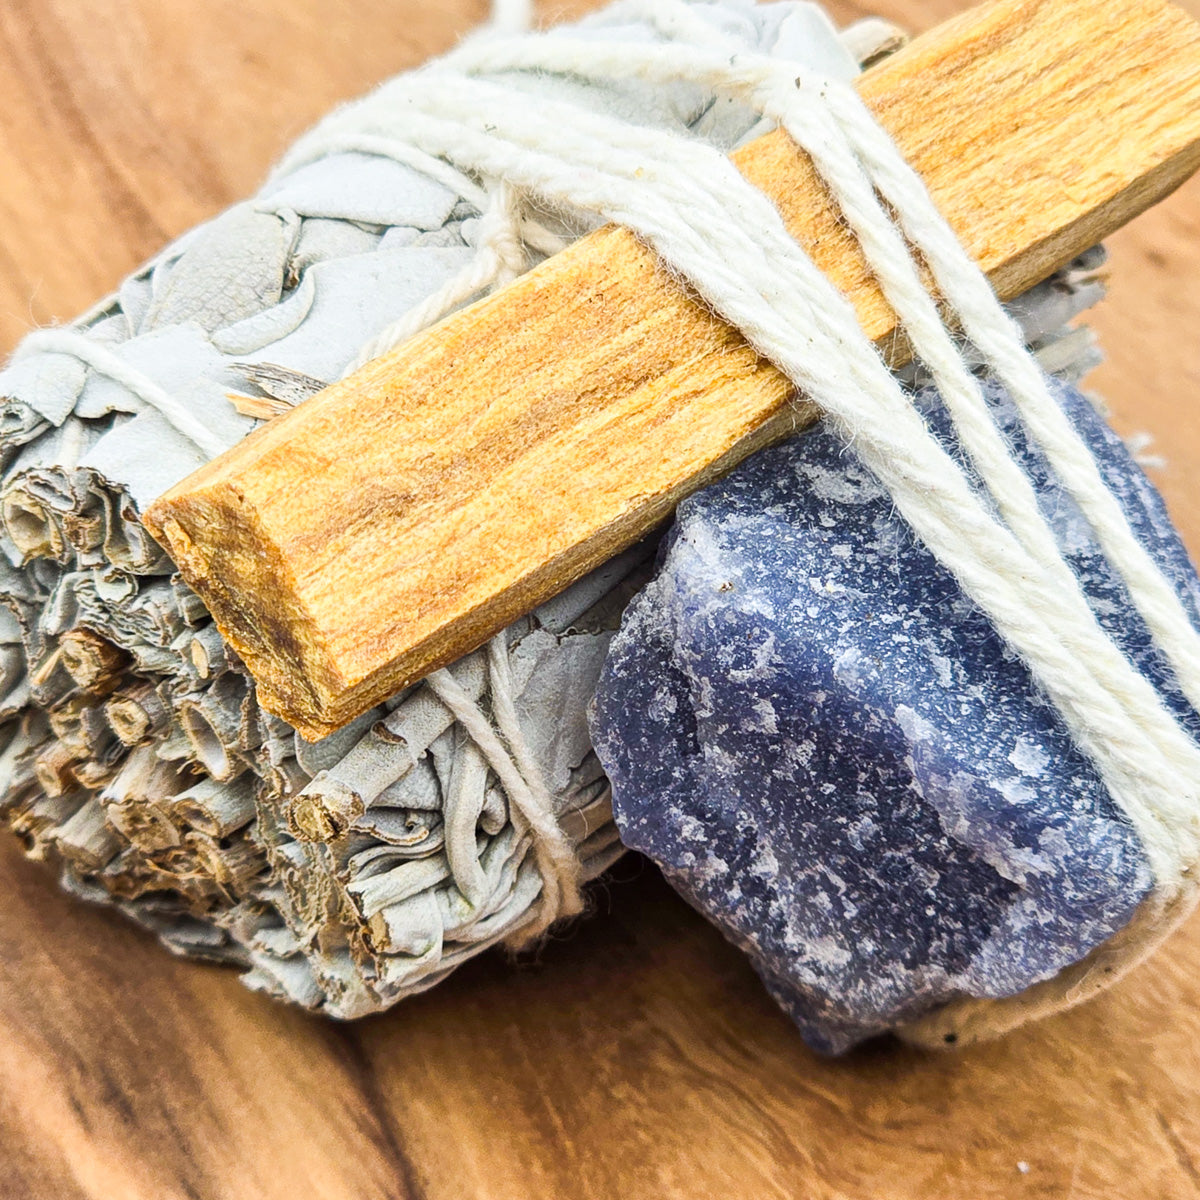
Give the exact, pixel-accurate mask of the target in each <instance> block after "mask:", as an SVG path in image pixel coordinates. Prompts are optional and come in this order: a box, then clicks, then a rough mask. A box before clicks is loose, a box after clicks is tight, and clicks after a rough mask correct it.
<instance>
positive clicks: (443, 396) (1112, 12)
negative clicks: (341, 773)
mask: <svg viewBox="0 0 1200 1200" xmlns="http://www.w3.org/2000/svg"><path fill="white" fill-rule="evenodd" d="M857 86H858V89H859V92H860V94H861V95H862V97H863V98H864V100H865V101H866V102H867V103H868V105H869V106H870V107H871V108H872V109H873V111H874V112H875V113H876V115H877V116H878V118H879V120H880V121H881V122H882V124H883V125H884V127H885V128H886V129H887V130H888V131H889V132H890V133H891V134H892V136H893V137H894V138H895V140H896V142H897V144H898V145H899V147H900V148H901V150H902V151H903V152H904V153H905V155H906V157H907V158H908V159H909V161H910V162H912V164H913V165H914V166H915V167H916V168H917V170H918V171H919V172H920V173H921V175H922V176H923V177H924V179H925V181H926V183H927V184H928V186H929V188H930V190H931V192H932V194H933V196H934V198H935V200H936V201H937V203H938V204H939V206H940V208H941V209H942V211H943V212H944V214H945V215H946V217H947V218H948V220H949V221H950V223H951V225H952V226H953V227H954V229H955V230H956V232H957V233H958V235H959V237H960V238H961V240H962V241H963V243H964V245H965V246H966V247H967V249H968V250H969V251H970V252H971V253H972V255H973V256H974V257H975V259H976V261H977V262H979V264H980V265H981V266H982V267H983V269H984V270H985V271H986V272H987V273H988V275H989V277H990V278H991V280H992V282H993V285H994V286H995V287H996V290H997V291H998V292H999V293H1000V295H1001V296H1003V297H1008V296H1013V295H1015V294H1017V293H1019V292H1020V291H1022V290H1024V289H1025V288H1027V287H1029V286H1030V285H1031V284H1033V283H1035V282H1037V281H1038V280H1040V279H1042V278H1044V277H1045V276H1047V275H1048V274H1050V273H1051V272H1052V271H1053V270H1055V269H1056V268H1057V267H1059V266H1061V265H1062V264H1063V263H1064V262H1066V261H1069V260H1070V259H1071V258H1072V257H1074V256H1075V255H1076V254H1078V253H1080V252H1081V251H1082V250H1084V249H1086V248H1087V247H1088V246H1090V245H1091V244H1093V243H1094V242H1096V241H1098V240H1099V239H1100V238H1102V237H1104V236H1105V235H1107V234H1108V233H1110V232H1111V231H1112V230H1114V229H1115V228H1117V227H1118V226H1120V225H1121V224H1123V223H1124V222H1125V221H1127V220H1129V219H1130V218H1131V217H1133V216H1135V215H1136V214H1137V213H1139V212H1141V211H1142V210H1143V209H1145V208H1146V207H1147V206H1149V205H1150V204H1152V203H1153V202H1155V201H1156V200H1157V199H1159V198H1161V197H1162V196H1163V195H1165V194H1166V193H1167V192H1169V191H1170V190H1171V189H1172V188H1174V187H1175V186H1176V185H1178V184H1179V183H1180V182H1181V181H1182V180H1183V179H1184V178H1185V177H1186V176H1187V175H1188V174H1190V173H1191V172H1192V171H1193V170H1194V169H1195V168H1196V166H1197V165H1198V164H1200V26H1197V25H1196V24H1195V23H1194V22H1193V21H1192V20H1190V18H1188V17H1186V16H1185V15H1184V14H1183V13H1181V12H1179V11H1178V10H1176V9H1174V8H1172V7H1171V6H1169V5H1167V4H1164V3H1160V2H1159V0H1104V2H1101V3H1090V2H1085V0H1042V2H1026V3H1019V2H1014V0H1003V2H1000V3H996V4H992V5H989V6H986V7H983V8H980V9H977V10H974V11H972V12H970V13H967V14H965V15H964V16H962V17H959V18H958V19H956V20H954V21H952V22H949V23H947V24H946V25H943V26H941V27H939V28H938V29H936V30H934V31H932V32H931V33H929V34H927V35H925V36H924V37H923V38H920V39H918V40H917V41H915V42H914V43H912V44H911V45H910V46H908V47H907V48H905V49H904V50H902V51H901V52H899V53H898V54H896V55H895V56H894V57H892V58H890V59H888V60H886V61H885V62H884V63H883V64H881V65H880V66H879V67H876V68H874V69H873V70H871V71H870V72H868V73H867V74H865V75H864V76H862V78H861V80H860V81H859V83H858V85H857ZM734 157H735V162H736V163H737V166H738V167H739V169H740V170H741V171H742V173H743V174H744V175H745V176H746V177H747V178H748V179H749V180H750V181H751V182H752V183H754V184H755V185H756V186H757V187H759V188H760V189H761V190H762V191H764V192H765V193H766V194H767V195H768V196H770V197H771V198H772V199H773V200H774V201H775V202H776V204H777V205H778V207H779V208H780V210H781V212H782V214H783V217H784V219H785V221H786V223H787V226H788V228H789V230H790V232H791V233H792V234H793V236H795V237H796V238H797V240H798V241H799V242H800V243H801V244H802V245H803V246H804V247H805V248H806V249H807V250H808V252H809V253H810V254H811V255H812V256H813V258H814V259H815V260H816V261H817V263H818V264H819V265H820V266H821V267H822V269H823V270H824V271H825V272H826V273H827V274H828V275H829V276H830V278H831V279H833V281H834V282H835V283H836V284H837V285H838V286H839V288H841V290H843V291H844V292H845V293H846V294H847V295H848V296H849V297H850V298H851V299H852V301H853V302H854V304H855V307H856V310H857V312H858V315H859V319H860V321H861V323H862V325H863V327H864V329H865V330H866V331H867V332H868V333H869V335H870V336H871V337H872V339H874V340H875V342H876V343H877V344H878V345H880V346H881V347H882V348H883V350H884V352H885V353H886V354H889V355H890V356H891V357H892V358H893V359H896V360H898V359H899V358H901V357H902V356H903V349H902V340H901V339H899V338H897V337H896V336H895V334H896V329H895V321H894V318H893V315H892V313H891V311H890V309H889V307H888V305H887V304H886V302H885V301H884V299H883V297H882V296H881V295H880V293H879V291H878V289H877V287H876V286H875V284H874V282H873V280H872V279H871V277H870V275H869V272H868V270H867V268H866V266H865V263H864V262H863V259H862V257H861V254H860V253H859V251H858V249H857V247H856V245H855V244H854V242H853V240H852V238H851V236H850V235H849V233H848V232H847V231H846V230H845V228H844V226H843V225H842V224H841V223H840V221H839V219H838V216H837V214H836V213H835V212H834V211H833V210H832V208H831V207H830V206H829V204H828V202H827V200H826V198H825V196H824V193H823V190H822V188H821V185H820V183H819V181H818V180H817V179H816V178H815V176H814V174H813V172H812V169H811V167H810V166H809V164H808V163H807V160H806V159H805V158H804V156H803V155H802V154H801V153H800V152H799V151H798V150H797V149H796V147H795V146H794V145H793V144H792V143H791V141H790V140H789V139H788V138H787V137H786V135H784V134H782V133H779V132H775V133H771V134H768V135H766V136H765V137H762V138H759V139H758V140H757V141H755V142H753V143H751V144H750V145H748V146H746V147H745V148H743V149H742V150H740V151H738V152H737V154H736V155H735V156H734ZM814 416H815V412H814V410H812V408H811V406H804V405H802V404H798V403H796V401H795V399H794V398H793V397H792V395H791V389H790V385H789V384H788V382H787V380H786V379H785V378H784V377H783V376H782V375H781V374H780V373H779V372H778V371H776V370H775V369H774V368H773V367H772V366H771V365H770V364H769V363H767V362H765V361H763V360H762V359H761V358H759V357H758V356H757V355H756V354H755V352H754V351H753V350H752V349H751V348H750V347H749V346H748V345H747V344H746V343H745V342H744V341H743V340H742V339H741V337H740V336H739V335H738V333H737V332H736V331H735V330H733V329H732V328H730V327H729V326H727V325H725V324H724V323H723V322H721V321H720V320H719V319H717V318H716V317H714V316H713V315H712V314H711V313H710V312H709V311H708V310H707V309H705V308H704V307H703V306H702V305H701V304H699V303H698V302H696V301H694V300H692V299H691V298H689V297H688V296H687V295H686V294H685V293H684V292H683V290H681V289H680V288H679V286H678V285H677V284H676V283H675V282H674V281H673V280H672V279H670V278H669V277H668V275H667V274H666V273H665V272H664V271H662V270H660V269H659V268H658V266H657V265H656V262H655V259H654V257H653V255H652V254H651V252H650V251H648V250H647V249H645V248H644V247H643V246H641V245H640V244H639V243H638V242H637V240H636V239H635V238H634V237H633V236H632V235H631V234H630V233H628V232H627V231H625V230H622V229H618V228H615V227H606V228H604V229H601V230H599V231H598V232H596V233H594V234H592V235H590V236H589V237H587V238H584V239H582V240H581V241H579V242H577V243H576V244H575V245H573V246H572V247H570V248H568V249H567V250H565V251H563V252H562V253H561V254H558V255H556V256H555V257H554V258H552V259H550V260H548V261H547V262H545V263H543V264H542V265H541V266H540V267H538V268H535V269H534V270H533V271H530V272H529V273H528V274H526V275H524V276H522V277H521V278H520V279H518V280H517V281H516V282H514V283H513V284H511V285H509V286H508V287H507V288H505V289H503V290H502V291H499V292H497V293H496V294H495V295H493V296H491V297H489V298H487V299H485V300H483V301H480V302H478V303H476V304H474V305H472V306H471V307H469V308H467V309H464V310H463V311H462V312H460V313H458V314H455V315H454V316H452V317H450V318H448V319H446V320H444V321H442V322H441V323H439V324H438V325H436V326H434V327H433V328H431V329H429V330H427V331H426V332H424V333H422V334H420V335H419V336H417V337H415V338H413V339H412V340H411V341H409V342H408V343H406V344H405V345H404V346H402V347H401V348H400V349H398V350H397V351H395V352H393V353H392V354H389V355H387V356H385V357H383V358H380V359H377V360H375V361H373V362H371V363H369V364H368V365H367V366H366V367H364V368H363V369H362V370H360V371H359V372H357V373H356V374H354V375H353V376H351V377H350V378H348V379H347V380H345V381H343V382H341V383H338V384H335V385H333V386H331V387H329V388H327V389H325V391H323V392H321V393H319V394H318V395H317V396H314V397H313V398H312V399H311V400H309V401H307V402H306V403H305V404H304V405H302V406H301V407H299V408H297V409H296V410H294V411H293V412H292V413H290V414H288V415H286V416H283V417H281V418H278V419H277V420H275V421H272V422H271V423H270V424H269V425H267V426H265V427H264V428H262V429H260V430H258V431H257V432H256V433H255V434H254V435H252V436H251V437H249V438H247V439H246V440H245V441H244V442H242V443H241V444H239V445H238V446H236V447H235V448H233V449H232V450H230V451H228V452H227V453H226V454H224V455H222V456H221V457H220V458H218V459H216V460H214V461H213V462H212V463H210V464H209V465H207V466H206V467H204V468H202V469H201V470H199V471H197V472H196V473H195V474H194V475H192V476H190V477H189V478H188V479H186V480H184V481H183V483H181V484H179V485H178V486H177V487H175V488H173V489H171V491H169V492H168V493H167V494H166V495H164V496H163V497H161V498H160V499H159V500H158V501H157V502H156V503H155V504H154V505H153V506H152V507H151V508H150V510H149V511H148V512H147V514H146V517H145V520H146V524H147V526H148V527H149V528H150V530H151V531H152V532H153V533H154V534H155V536H156V537H158V538H159V539H160V540H161V541H162V542H163V544H164V545H165V546H166V547H167V549H168V550H169V551H170V553H171V554H172V556H173V557H174V558H175V560H176V562H177V563H178V564H179V566H180V569H181V570H182V572H183V574H184V576H185V578H186V579H187V580H188V582H189V583H190V584H191V585H192V586H193V587H194V588H195V589H196V590H197V591H198V592H199V593H200V594H201V596H202V597H203V598H204V599H205V601H206V602H207V603H208V605H209V607H210V609H211V610H212V612H213V615H214V617H215V618H216V620H217V622H218V624H219V625H220V627H221V629H222V631H223V632H224V633H225V635H226V637H227V638H228V639H229V641H230V643H231V644H232V645H233V647H234V648H235V649H236V650H237V651H238V652H239V654H241V655H242V657H243V658H244V659H245V661H246V663H247V665H248V666H249V668H250V669H251V671H252V672H253V673H254V675H255V677H256V678H257V680H258V682H259V684H260V690H259V699H260V701H261V703H262V704H263V705H264V706H265V707H267V708H268V709H271V710H273V711H275V712H277V713H278V714H279V715H281V716H283V717H284V718H286V719H287V720H288V721H290V722H291V723H292V724H293V725H295V726H296V727H297V728H298V729H300V730H301V731H302V732H304V733H305V734H306V735H309V736H320V735H323V734H325V733H328V732H330V731H331V730H332V729H334V728H336V727H338V726H339V725H341V724H343V723H345V722H346V721H348V720H350V719H351V718H353V717H354V716H355V715H357V714H358V713H359V712H361V711H363V710H365V709H366V708H368V707H370V706H371V705H372V704H374V703H376V702H378V701H379V700H381V699H383V698H385V697H387V696H388V695H391V694H392V693H394V692H396V691H397V690H399V689H400V688H401V687H403V686H405V685H406V684H408V683H410V682H412V681H414V680H416V679H419V678H421V677H422V676H424V675H425V674H427V673H428V672H429V671H430V670H431V669H433V668H435V667H437V666H440V665H444V664H445V663H447V662H450V661H452V660H454V659H456V658H458V657H460V656H461V655H462V654H464V653H466V652H467V651H469V650H471V649H473V648H474V647H475V646H477V645H479V644H480V643H481V642H483V641H484V640H485V639H486V638H487V637H489V636H490V635H491V634H493V633H495V632H496V631H497V630H499V629H501V628H503V627H504V626H505V625H506V624H508V623H509V622H510V621H511V620H513V619H515V618H516V617H517V616H519V615H521V614H522V613H524V612H527V611H529V610H530V609H532V608H534V607H536V605H537V604H539V603H540V602H541V601H543V600H545V599H547V598H548V597H549V596H551V595H553V594H554V593H555V592H557V591H559V590H561V589H562V588H563V587H565V586H566V585H567V584H569V583H570V582H572V581H573V580H574V579H576V578H578V577H579V576H581V575H582V574H584V573H585V572H586V571H588V570H590V569H591V568H593V567H595V566H596V565H598V564H599V563H600V562H602V561H604V560H605V559H607V558H609V557H610V556H612V555H613V554H614V553H616V552H618V551H619V550H620V549H622V548H623V547H624V546H626V545H628V544H630V543H631V542H633V541H634V540H636V539H637V538H638V537H640V536H641V535H643V534H644V533H646V532H647V531H648V530H650V529H651V528H653V527H654V526H655V525H656V524H657V523H658V522H660V521H661V520H662V519H663V518H664V517H665V516H666V515H668V514H669V513H670V511H671V510H672V509H673V508H674V506H675V505H676V504H677V503H678V502H679V500H680V499H682V498H683V497H684V496H685V495H687V494H688V493H689V492H691V491H693V490H694V489H695V488H697V487H698V486H700V485H701V484H703V483H705V482H706V481H708V480H711V479H712V478H714V477H715V476H717V475H718V474H720V473H721V472H723V471H725V470H727V469H728V468H729V467H731V466H732V465H733V464H735V463H736V462H737V461H739V460H740V459H742V458H744V457H745V456H746V455H747V454H749V453H751V452H752V451H754V450H755V449H758V448H760V447H761V446H763V445H765V444H767V443H769V442H770V441H773V440H775V439H777V438H779V437H781V436H785V435H786V434H787V433H789V432H791V431H792V430H794V429H796V428H798V427H799V426H801V425H803V424H804V423H806V422H807V421H809V420H811V419H813V417H814Z"/></svg>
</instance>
